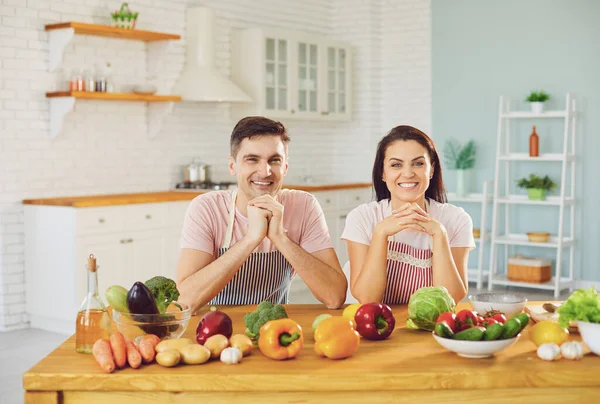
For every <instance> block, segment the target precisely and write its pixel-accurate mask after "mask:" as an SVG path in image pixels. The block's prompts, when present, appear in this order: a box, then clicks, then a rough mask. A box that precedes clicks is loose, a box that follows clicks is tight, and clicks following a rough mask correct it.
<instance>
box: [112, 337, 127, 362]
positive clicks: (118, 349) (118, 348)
mask: <svg viewBox="0 0 600 404" xmlns="http://www.w3.org/2000/svg"><path fill="white" fill-rule="evenodd" d="M110 347H111V348H112V352H113V358H115V364H116V365H117V367H118V368H119V369H123V368H124V367H125V365H127V346H126V345H125V337H123V334H121V333H120V332H119V331H115V332H113V333H112V334H111V335H110Z"/></svg>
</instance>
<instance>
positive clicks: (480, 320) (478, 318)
mask: <svg viewBox="0 0 600 404" xmlns="http://www.w3.org/2000/svg"><path fill="white" fill-rule="evenodd" d="M483 320H485V319H484V318H483V317H481V316H480V315H478V316H477V325H482V324H483Z"/></svg>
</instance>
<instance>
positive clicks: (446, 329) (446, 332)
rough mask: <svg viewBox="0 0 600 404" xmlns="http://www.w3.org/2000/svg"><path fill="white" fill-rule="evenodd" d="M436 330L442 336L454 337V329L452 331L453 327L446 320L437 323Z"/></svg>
mask: <svg viewBox="0 0 600 404" xmlns="http://www.w3.org/2000/svg"><path fill="white" fill-rule="evenodd" d="M434 330H435V333H436V334H437V335H438V336H440V337H442V338H454V331H452V328H450V326H449V325H448V323H446V322H445V321H442V322H440V323H437V324H436V325H435V329H434Z"/></svg>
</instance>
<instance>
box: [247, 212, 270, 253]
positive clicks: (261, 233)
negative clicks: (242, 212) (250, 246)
mask: <svg viewBox="0 0 600 404" xmlns="http://www.w3.org/2000/svg"><path fill="white" fill-rule="evenodd" d="M269 219H271V212H270V211H268V210H265V209H261V208H259V207H256V206H252V205H248V233H247V234H246V236H247V237H248V238H249V239H250V240H252V241H253V242H254V243H256V244H260V242H261V241H263V239H264V238H265V237H266V236H267V230H268V229H269Z"/></svg>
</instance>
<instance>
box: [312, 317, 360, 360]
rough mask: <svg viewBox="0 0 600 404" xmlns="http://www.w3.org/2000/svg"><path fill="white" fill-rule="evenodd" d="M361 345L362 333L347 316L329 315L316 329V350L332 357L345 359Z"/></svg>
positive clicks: (319, 353) (321, 354)
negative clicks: (359, 332)
mask: <svg viewBox="0 0 600 404" xmlns="http://www.w3.org/2000/svg"><path fill="white" fill-rule="evenodd" d="M359 345H360V335H359V334H358V332H357V331H356V330H355V329H354V327H353V326H352V321H351V320H348V319H347V318H345V317H340V316H335V317H329V318H326V319H325V320H323V321H321V322H320V323H319V325H318V326H317V329H316V331H315V352H316V353H317V355H320V356H326V357H328V358H330V359H344V358H347V357H349V356H350V355H352V354H353V353H354V352H356V350H357V349H358V346H359Z"/></svg>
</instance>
